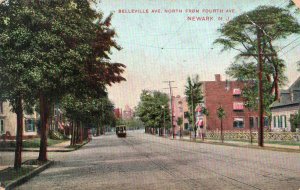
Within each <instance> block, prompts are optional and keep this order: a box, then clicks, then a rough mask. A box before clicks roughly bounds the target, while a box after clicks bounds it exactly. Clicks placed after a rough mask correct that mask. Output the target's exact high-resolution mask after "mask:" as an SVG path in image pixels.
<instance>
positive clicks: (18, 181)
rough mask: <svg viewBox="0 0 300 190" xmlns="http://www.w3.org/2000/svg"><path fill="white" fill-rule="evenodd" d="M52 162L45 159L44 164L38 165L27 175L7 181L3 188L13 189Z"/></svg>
mask: <svg viewBox="0 0 300 190" xmlns="http://www.w3.org/2000/svg"><path fill="white" fill-rule="evenodd" d="M53 163H54V162H53V161H47V162H46V163H45V164H43V165H41V166H40V167H38V168H36V169H34V170H33V171H32V172H30V173H28V174H27V175H25V176H23V177H20V178H18V179H16V180H15V181H13V182H11V183H9V184H8V185H7V186H6V187H5V189H6V190H11V189H14V188H15V187H17V186H19V185H22V184H23V183H25V182H27V181H28V180H30V179H31V178H33V177H35V176H36V175H38V174H39V173H41V172H42V171H44V170H45V169H47V168H49V167H50V166H51V165H52V164H53Z"/></svg>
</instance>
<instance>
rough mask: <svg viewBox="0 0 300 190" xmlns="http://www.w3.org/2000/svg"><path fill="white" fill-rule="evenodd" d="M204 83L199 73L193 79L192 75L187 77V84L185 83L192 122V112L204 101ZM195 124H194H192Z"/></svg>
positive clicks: (189, 116)
mask: <svg viewBox="0 0 300 190" xmlns="http://www.w3.org/2000/svg"><path fill="white" fill-rule="evenodd" d="M201 87H202V83H201V82H200V80H199V75H196V76H195V77H194V78H193V79H191V77H188V78H187V84H186V85H185V92H184V93H185V95H186V97H187V103H188V107H189V113H190V114H189V115H188V118H189V121H190V122H191V123H192V118H191V116H192V114H191V113H193V112H194V110H195V108H196V106H197V105H198V104H199V103H201V102H202V101H203V94H202V89H201ZM192 125H194V124H192Z"/></svg>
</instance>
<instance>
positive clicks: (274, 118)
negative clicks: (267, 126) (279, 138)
mask: <svg viewBox="0 0 300 190" xmlns="http://www.w3.org/2000/svg"><path fill="white" fill-rule="evenodd" d="M273 126H274V128H276V127H277V122H276V116H273Z"/></svg>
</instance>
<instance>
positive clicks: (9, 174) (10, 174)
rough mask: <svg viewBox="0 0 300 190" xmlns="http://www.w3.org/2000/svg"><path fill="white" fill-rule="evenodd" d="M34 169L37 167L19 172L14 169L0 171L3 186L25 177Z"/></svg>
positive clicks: (26, 168)
mask: <svg viewBox="0 0 300 190" xmlns="http://www.w3.org/2000/svg"><path fill="white" fill-rule="evenodd" d="M34 168H35V167H33V166H26V167H22V168H20V169H18V170H15V169H14V168H7V169H5V170H0V179H1V184H2V185H4V186H6V185H8V184H9V183H11V182H12V181H15V180H16V179H18V178H20V177H22V176H25V175H26V174H28V173H29V172H31V171H32V170H34Z"/></svg>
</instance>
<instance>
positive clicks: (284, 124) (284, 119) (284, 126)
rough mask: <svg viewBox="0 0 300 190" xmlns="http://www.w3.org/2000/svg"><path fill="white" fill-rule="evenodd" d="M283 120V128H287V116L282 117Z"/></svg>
mask: <svg viewBox="0 0 300 190" xmlns="http://www.w3.org/2000/svg"><path fill="white" fill-rule="evenodd" d="M281 120H282V126H283V128H286V127H287V126H286V115H282V116H281Z"/></svg>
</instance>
